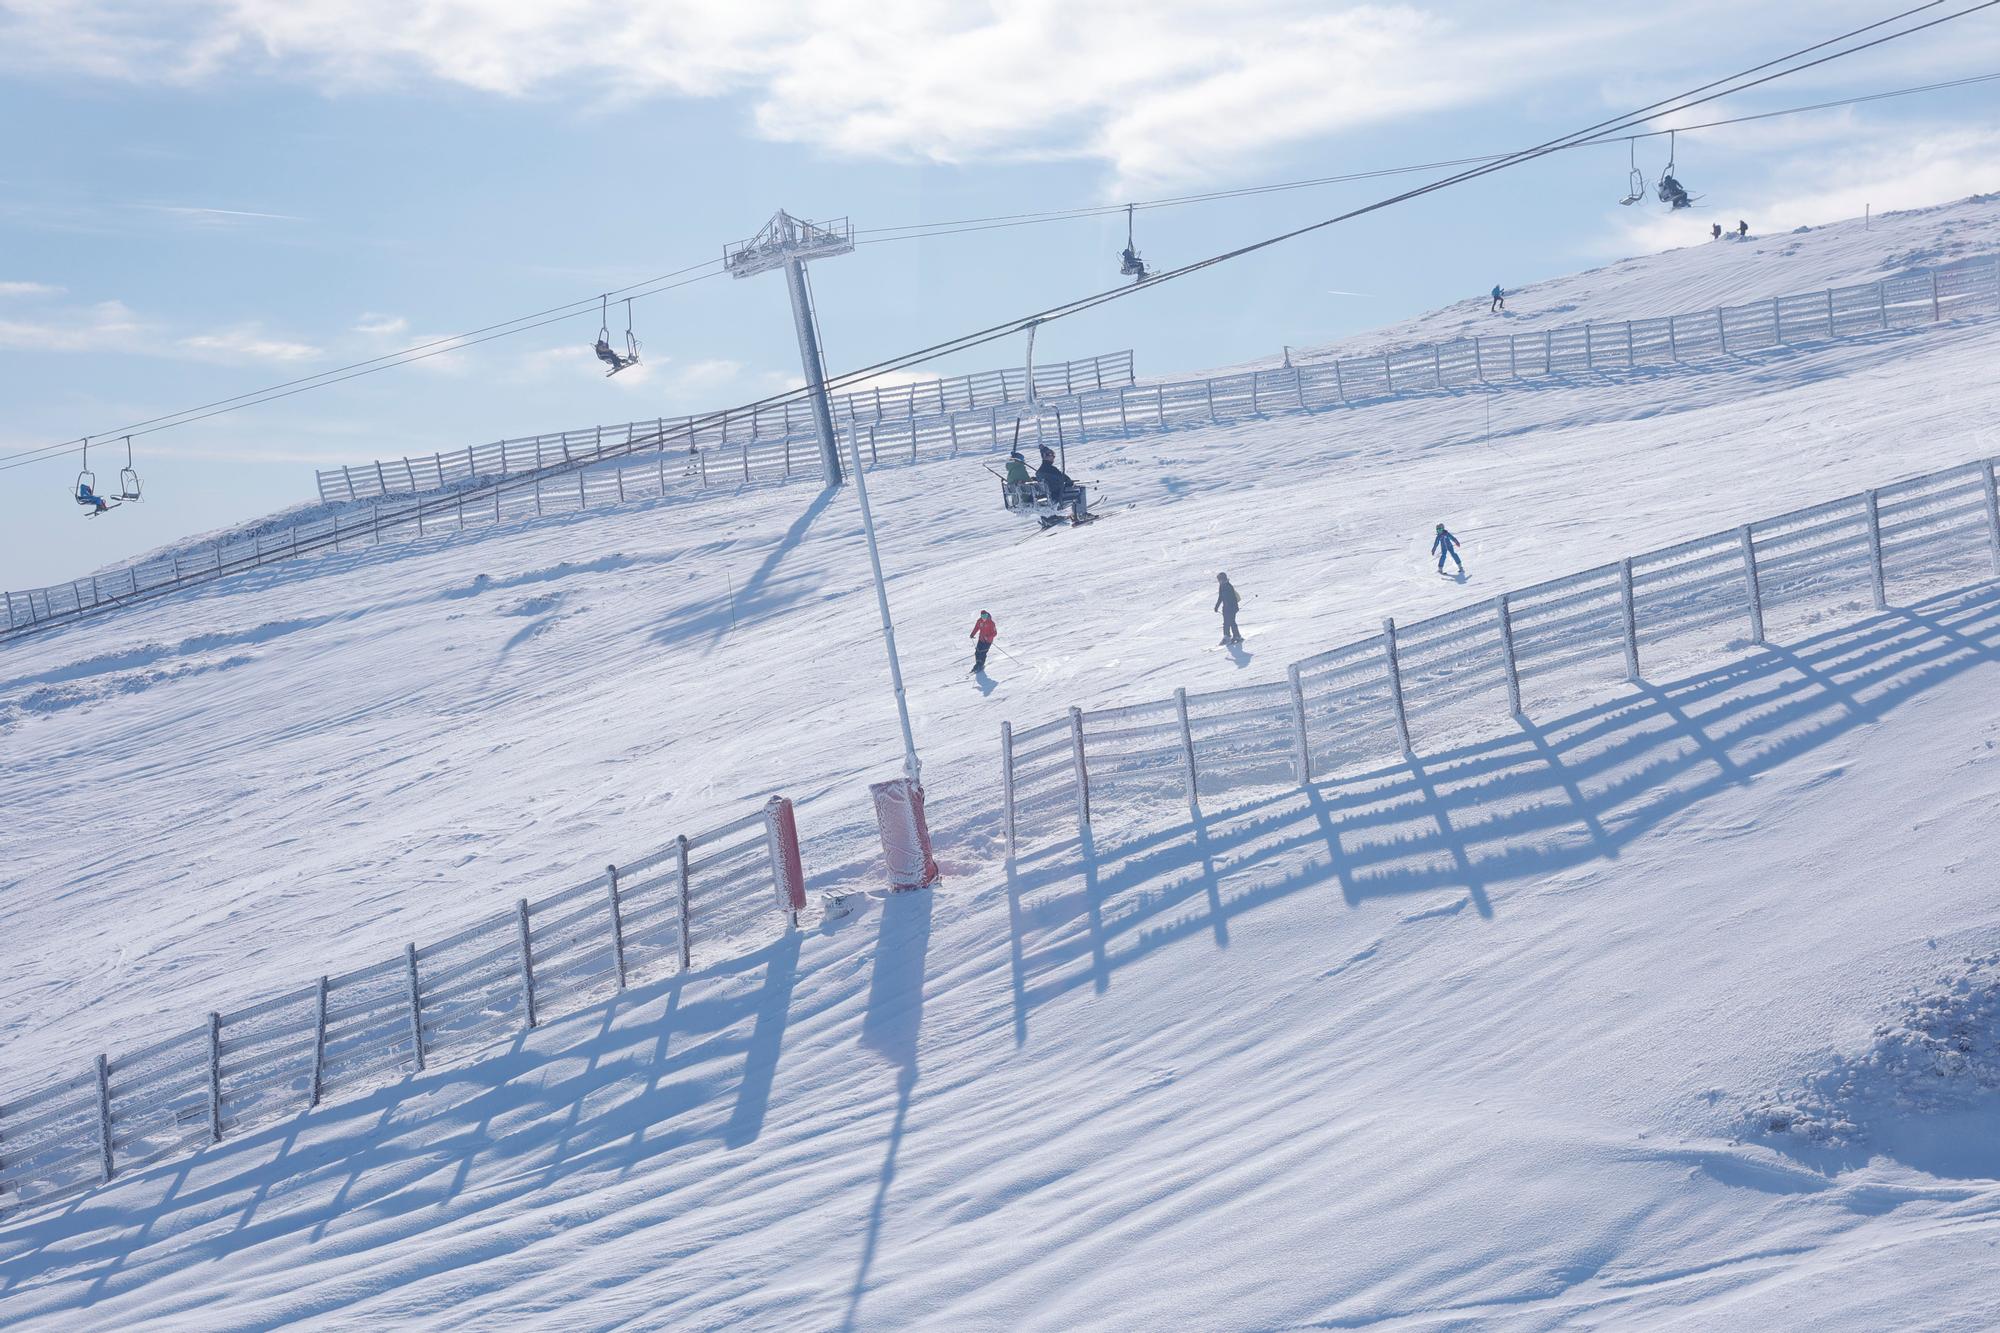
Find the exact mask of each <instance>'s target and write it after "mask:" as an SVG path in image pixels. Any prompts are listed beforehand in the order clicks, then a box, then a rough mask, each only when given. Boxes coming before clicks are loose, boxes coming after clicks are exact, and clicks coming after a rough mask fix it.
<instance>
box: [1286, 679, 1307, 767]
mask: <svg viewBox="0 0 2000 1333" xmlns="http://www.w3.org/2000/svg"><path fill="white" fill-rule="evenodd" d="M1285 674H1286V676H1288V677H1289V678H1290V679H1291V682H1292V726H1293V729H1294V733H1295V734H1294V738H1293V740H1294V744H1295V745H1296V747H1297V751H1296V754H1295V756H1294V760H1295V766H1296V767H1297V768H1298V772H1299V785H1300V786H1301V787H1307V786H1310V785H1312V780H1313V774H1312V741H1311V739H1310V738H1309V737H1308V736H1307V734H1306V692H1305V686H1303V685H1302V684H1300V683H1299V667H1298V663H1296V662H1294V663H1293V664H1292V665H1291V666H1290V667H1288V668H1287V669H1286V671H1285Z"/></svg>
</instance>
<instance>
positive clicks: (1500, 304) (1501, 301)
mask: <svg viewBox="0 0 2000 1333" xmlns="http://www.w3.org/2000/svg"><path fill="white" fill-rule="evenodd" d="M1506 308H1507V293H1506V292H1504V291H1501V290H1500V284H1499V283H1497V282H1496V283H1494V284H1493V304H1492V305H1490V306H1487V307H1486V313H1487V314H1489V315H1490V314H1492V313H1493V312H1494V311H1496V310H1505V309H1506Z"/></svg>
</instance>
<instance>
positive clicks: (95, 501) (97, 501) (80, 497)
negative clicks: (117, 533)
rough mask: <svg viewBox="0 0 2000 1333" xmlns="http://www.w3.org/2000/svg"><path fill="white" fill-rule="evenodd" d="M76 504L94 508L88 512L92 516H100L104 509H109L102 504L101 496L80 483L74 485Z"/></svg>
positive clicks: (102, 498)
mask: <svg viewBox="0 0 2000 1333" xmlns="http://www.w3.org/2000/svg"><path fill="white" fill-rule="evenodd" d="M76 502H77V503H78V504H80V505H94V506H96V507H95V508H94V509H92V510H91V511H90V512H91V513H93V514H101V513H103V512H104V511H105V510H106V509H109V508H110V507H111V506H109V505H107V504H105V503H104V497H103V496H101V495H99V494H98V493H97V492H96V491H93V490H91V489H90V487H89V486H87V485H85V484H84V483H82V482H78V483H77V484H76Z"/></svg>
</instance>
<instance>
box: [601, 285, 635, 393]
mask: <svg viewBox="0 0 2000 1333" xmlns="http://www.w3.org/2000/svg"><path fill="white" fill-rule="evenodd" d="M610 308H611V297H610V295H609V294H608V293H607V294H606V295H605V296H604V297H603V298H602V303H601V305H600V306H599V315H600V318H599V320H598V326H597V346H596V347H595V348H594V349H593V350H595V351H596V353H597V359H598V360H599V361H602V362H603V363H604V364H605V365H607V366H610V367H611V369H609V370H607V371H605V372H604V376H605V378H606V379H609V378H610V377H611V376H613V375H616V374H617V373H618V372H619V371H621V370H624V369H625V368H626V367H628V366H636V365H638V364H639V340H638V339H637V338H635V337H633V336H632V300H631V298H630V297H627V298H626V299H625V355H623V356H620V355H618V353H617V352H615V351H613V350H612V348H611V324H610Z"/></svg>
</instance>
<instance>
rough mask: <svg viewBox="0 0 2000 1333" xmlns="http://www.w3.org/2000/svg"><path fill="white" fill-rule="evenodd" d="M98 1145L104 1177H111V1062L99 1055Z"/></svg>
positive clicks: (107, 1178)
mask: <svg viewBox="0 0 2000 1333" xmlns="http://www.w3.org/2000/svg"><path fill="white" fill-rule="evenodd" d="M97 1147H98V1153H99V1155H100V1156H101V1157H102V1158H103V1163H102V1165H103V1168H104V1179H105V1181H106V1182H109V1181H110V1179H111V1172H112V1164H111V1062H110V1061H109V1060H107V1059H105V1058H104V1057H103V1056H101V1055H100V1056H98V1057H97Z"/></svg>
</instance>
